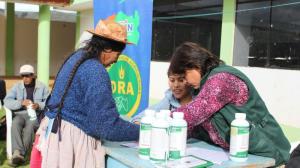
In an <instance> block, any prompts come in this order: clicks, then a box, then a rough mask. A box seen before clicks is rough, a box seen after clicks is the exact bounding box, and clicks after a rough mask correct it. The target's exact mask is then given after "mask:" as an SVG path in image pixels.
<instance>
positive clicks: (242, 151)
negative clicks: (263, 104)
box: [229, 113, 249, 162]
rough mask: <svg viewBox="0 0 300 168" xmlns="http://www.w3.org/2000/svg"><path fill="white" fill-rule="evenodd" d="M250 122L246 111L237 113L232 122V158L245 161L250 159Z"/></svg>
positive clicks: (230, 151)
mask: <svg viewBox="0 0 300 168" xmlns="http://www.w3.org/2000/svg"><path fill="white" fill-rule="evenodd" d="M248 147H249V123H248V121H247V120H246V114H245V113H236V114H235V120H233V121H232V122H231V130H230V150H229V153H230V159H231V160H232V161H236V162H244V161H246V160H247V159H248Z"/></svg>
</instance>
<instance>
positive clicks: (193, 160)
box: [166, 156, 213, 168]
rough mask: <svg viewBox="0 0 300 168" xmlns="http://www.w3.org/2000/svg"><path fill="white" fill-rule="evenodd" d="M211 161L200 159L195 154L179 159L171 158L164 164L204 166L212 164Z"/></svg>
mask: <svg viewBox="0 0 300 168" xmlns="http://www.w3.org/2000/svg"><path fill="white" fill-rule="evenodd" d="M212 165H213V163H211V162H209V161H206V160H202V159H200V158H197V157H195V156H185V157H183V158H181V159H179V160H171V161H168V163H167V164H166V167H167V168H194V167H197V168H206V167H209V166H212Z"/></svg>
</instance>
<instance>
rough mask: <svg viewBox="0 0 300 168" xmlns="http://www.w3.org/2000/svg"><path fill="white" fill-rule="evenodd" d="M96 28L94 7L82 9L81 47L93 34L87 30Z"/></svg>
mask: <svg viewBox="0 0 300 168" xmlns="http://www.w3.org/2000/svg"><path fill="white" fill-rule="evenodd" d="M93 28H94V11H93V9H89V10H83V11H80V38H79V47H81V46H83V45H84V42H85V41H86V40H88V39H89V38H90V37H91V36H92V35H91V34H90V33H88V32H86V30H88V29H93Z"/></svg>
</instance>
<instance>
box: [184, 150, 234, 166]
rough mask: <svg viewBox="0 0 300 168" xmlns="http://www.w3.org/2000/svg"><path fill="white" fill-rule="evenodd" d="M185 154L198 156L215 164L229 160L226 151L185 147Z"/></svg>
mask: <svg viewBox="0 0 300 168" xmlns="http://www.w3.org/2000/svg"><path fill="white" fill-rule="evenodd" d="M186 155H193V156H196V157H198V158H201V159H204V160H208V161H211V162H213V163H215V164H221V163H222V162H224V161H227V160H229V154H228V152H225V151H216V150H209V149H203V148H198V147H190V148H187V149H186Z"/></svg>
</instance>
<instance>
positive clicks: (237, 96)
mask: <svg viewBox="0 0 300 168" xmlns="http://www.w3.org/2000/svg"><path fill="white" fill-rule="evenodd" d="M170 68H171V69H172V71H173V72H175V73H184V74H185V79H186V81H187V83H188V84H189V85H190V86H192V87H193V88H195V89H199V93H198V95H197V96H196V97H195V98H194V100H193V101H192V102H191V103H189V104H187V105H185V106H182V107H180V108H178V109H176V110H175V111H181V112H184V114H185V119H186V120H187V123H188V130H189V133H190V135H191V133H192V130H193V129H194V130H193V133H194V132H195V131H196V130H195V129H198V131H199V135H200V137H199V138H201V139H202V140H206V141H208V142H210V143H214V144H216V145H219V146H221V147H222V148H225V149H228V148H229V142H230V123H231V122H232V121H233V120H234V118H235V113H246V115H247V120H248V122H249V123H250V139H249V153H252V154H255V155H260V156H266V157H272V158H274V159H275V160H276V166H277V165H281V164H284V163H286V162H287V160H288V158H289V150H290V143H289V142H288V140H287V138H286V137H285V135H284V133H283V132H282V130H281V128H280V126H279V124H278V123H277V122H276V120H275V119H274V118H273V116H272V115H271V114H270V113H269V111H268V109H267V107H266V105H265V103H264V101H263V100H262V98H261V97H260V96H259V94H258V92H257V90H256V89H255V87H254V85H253V84H252V83H251V81H250V80H249V79H248V78H247V76H246V75H244V74H243V73H242V72H240V71H239V70H237V69H235V68H233V67H231V66H227V65H225V64H224V62H223V61H222V60H220V59H219V58H218V57H216V56H215V55H213V54H212V53H211V52H209V51H208V50H206V49H204V48H203V47H201V46H200V45H198V44H196V43H192V42H185V43H183V44H181V45H180V46H179V47H177V48H176V50H175V52H174V53H173V56H172V59H171V63H170Z"/></svg>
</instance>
